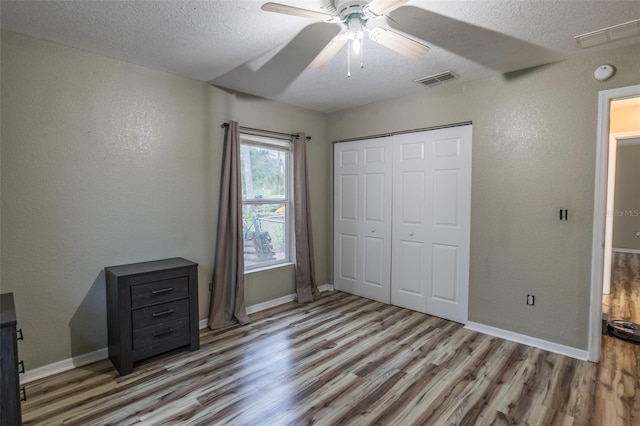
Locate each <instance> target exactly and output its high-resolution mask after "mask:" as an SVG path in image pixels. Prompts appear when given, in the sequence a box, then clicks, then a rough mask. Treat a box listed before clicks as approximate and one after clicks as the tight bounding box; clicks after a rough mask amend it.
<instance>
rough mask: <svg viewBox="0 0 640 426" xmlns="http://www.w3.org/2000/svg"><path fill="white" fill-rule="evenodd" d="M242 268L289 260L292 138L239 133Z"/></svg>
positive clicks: (259, 266)
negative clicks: (242, 237) (287, 139)
mask: <svg viewBox="0 0 640 426" xmlns="http://www.w3.org/2000/svg"><path fill="white" fill-rule="evenodd" d="M240 140H241V143H240V161H241V174H242V224H243V231H244V232H243V235H244V268H245V270H251V269H255V268H262V267H265V266H271V265H277V264H280V263H286V262H289V261H290V257H289V247H290V246H291V244H290V242H291V241H290V238H291V232H290V229H291V227H290V225H289V224H290V213H291V207H290V202H291V197H290V182H291V155H290V150H291V142H290V141H285V140H280V139H272V138H266V137H262V136H253V135H247V134H241V135H240Z"/></svg>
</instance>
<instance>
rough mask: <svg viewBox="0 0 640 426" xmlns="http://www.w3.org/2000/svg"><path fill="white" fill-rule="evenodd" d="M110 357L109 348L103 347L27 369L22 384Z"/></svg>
mask: <svg viewBox="0 0 640 426" xmlns="http://www.w3.org/2000/svg"><path fill="white" fill-rule="evenodd" d="M108 357H109V354H108V351H107V348H102V349H98V350H97V351H93V352H89V353H86V354H82V355H78V356H76V357H73V358H67V359H63V360H62V361H58V362H54V363H52V364H47V365H44V366H42V367H39V368H34V369H33V370H27V371H25V373H24V376H22V377H21V380H20V384H25V383H29V382H32V381H34V380H38V379H42V378H43V377H47V376H51V375H52V374H57V373H62V372H63V371H68V370H73V369H74V368H79V367H82V366H84V365H87V364H92V363H94V362H97V361H102V360H103V359H106V358H108Z"/></svg>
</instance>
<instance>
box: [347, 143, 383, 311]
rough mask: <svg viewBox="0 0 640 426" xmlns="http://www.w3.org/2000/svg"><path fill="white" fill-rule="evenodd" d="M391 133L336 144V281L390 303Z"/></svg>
mask: <svg viewBox="0 0 640 426" xmlns="http://www.w3.org/2000/svg"><path fill="white" fill-rule="evenodd" d="M391 159H392V148H391V143H390V138H377V139H370V140H364V141H355V142H347V143H340V144H336V145H335V146H334V167H335V171H334V228H335V229H334V286H335V288H336V289H337V290H342V291H346V292H349V293H352V294H356V295H359V296H363V297H367V298H370V299H374V300H378V301H380V302H384V303H389V301H390V292H391V287H390V286H391V284H390V280H391V179H392V169H391V167H392V162H391V161H392V160H391Z"/></svg>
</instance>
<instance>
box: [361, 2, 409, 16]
mask: <svg viewBox="0 0 640 426" xmlns="http://www.w3.org/2000/svg"><path fill="white" fill-rule="evenodd" d="M408 1H409V0H373V1H372V2H371V3H369V4H368V5H367V8H368V9H369V11H370V12H372V13H373V14H374V15H378V16H382V15H387V14H388V13H389V12H391V11H393V10H396V9H397V8H399V7H400V6H402V5H403V4H405V3H407V2H408Z"/></svg>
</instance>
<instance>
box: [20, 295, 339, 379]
mask: <svg viewBox="0 0 640 426" xmlns="http://www.w3.org/2000/svg"><path fill="white" fill-rule="evenodd" d="M318 290H319V291H321V292H323V291H333V285H332V284H325V285H321V286H319V287H318ZM294 300H296V295H295V294H288V295H286V296H283V297H279V298H277V299H273V300H269V301H267V302H263V303H258V304H255V305H251V306H248V307H247V314H254V313H256V312H260V311H264V310H265V309H269V308H273V307H276V306H279V305H283V304H285V303H289V302H291V301H294ZM207 322H208V320H207V319H206V318H205V319H202V320H200V321H199V322H198V327H199V328H200V330H202V329H203V328H207ZM108 357H109V352H108V350H107V348H102V349H98V350H97V351H93V352H89V353H86V354H82V355H78V356H76V357H73V358H67V359H63V360H62V361H58V362H54V363H52V364H47V365H44V366H42V367H38V368H34V369H33V370H27V371H26V372H25V374H24V375H23V376H22V377H21V379H22V380H20V383H21V384H26V383H29V382H32V381H34V380H38V379H42V378H44V377H47V376H51V375H53V374H57V373H62V372H64V371H68V370H71V369H74V368H79V367H82V366H84V365H87V364H91V363H94V362H97V361H102V360H103V359H107V358H108Z"/></svg>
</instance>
